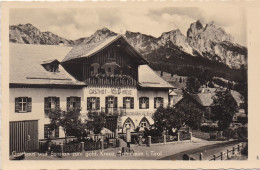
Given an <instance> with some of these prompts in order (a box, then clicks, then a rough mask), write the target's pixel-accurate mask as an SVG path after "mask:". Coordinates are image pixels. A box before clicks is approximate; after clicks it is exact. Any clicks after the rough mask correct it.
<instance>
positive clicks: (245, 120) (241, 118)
mask: <svg viewBox="0 0 260 170" xmlns="http://www.w3.org/2000/svg"><path fill="white" fill-rule="evenodd" d="M237 122H239V123H242V124H243V125H244V124H246V123H248V119H247V117H238V118H237Z"/></svg>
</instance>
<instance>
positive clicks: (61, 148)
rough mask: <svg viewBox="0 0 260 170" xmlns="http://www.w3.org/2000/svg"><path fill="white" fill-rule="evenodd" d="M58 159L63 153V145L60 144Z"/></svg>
mask: <svg viewBox="0 0 260 170" xmlns="http://www.w3.org/2000/svg"><path fill="white" fill-rule="evenodd" d="M60 153H61V154H60V157H62V153H63V143H60Z"/></svg>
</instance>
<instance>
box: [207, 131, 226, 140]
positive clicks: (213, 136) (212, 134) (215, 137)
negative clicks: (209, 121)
mask: <svg viewBox="0 0 260 170" xmlns="http://www.w3.org/2000/svg"><path fill="white" fill-rule="evenodd" d="M209 137H210V138H209V139H210V140H218V141H224V140H226V137H224V136H223V135H222V132H221V131H218V132H210V134H209Z"/></svg>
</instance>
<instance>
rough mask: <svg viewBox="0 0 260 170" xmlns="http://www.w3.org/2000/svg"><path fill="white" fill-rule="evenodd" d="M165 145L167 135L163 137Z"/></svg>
mask: <svg viewBox="0 0 260 170" xmlns="http://www.w3.org/2000/svg"><path fill="white" fill-rule="evenodd" d="M163 143H164V144H166V135H163Z"/></svg>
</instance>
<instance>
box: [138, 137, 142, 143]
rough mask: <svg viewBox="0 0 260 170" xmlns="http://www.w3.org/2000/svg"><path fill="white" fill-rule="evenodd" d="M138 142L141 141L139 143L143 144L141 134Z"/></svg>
mask: <svg viewBox="0 0 260 170" xmlns="http://www.w3.org/2000/svg"><path fill="white" fill-rule="evenodd" d="M138 143H139V145H141V144H142V136H139V138H138Z"/></svg>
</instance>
